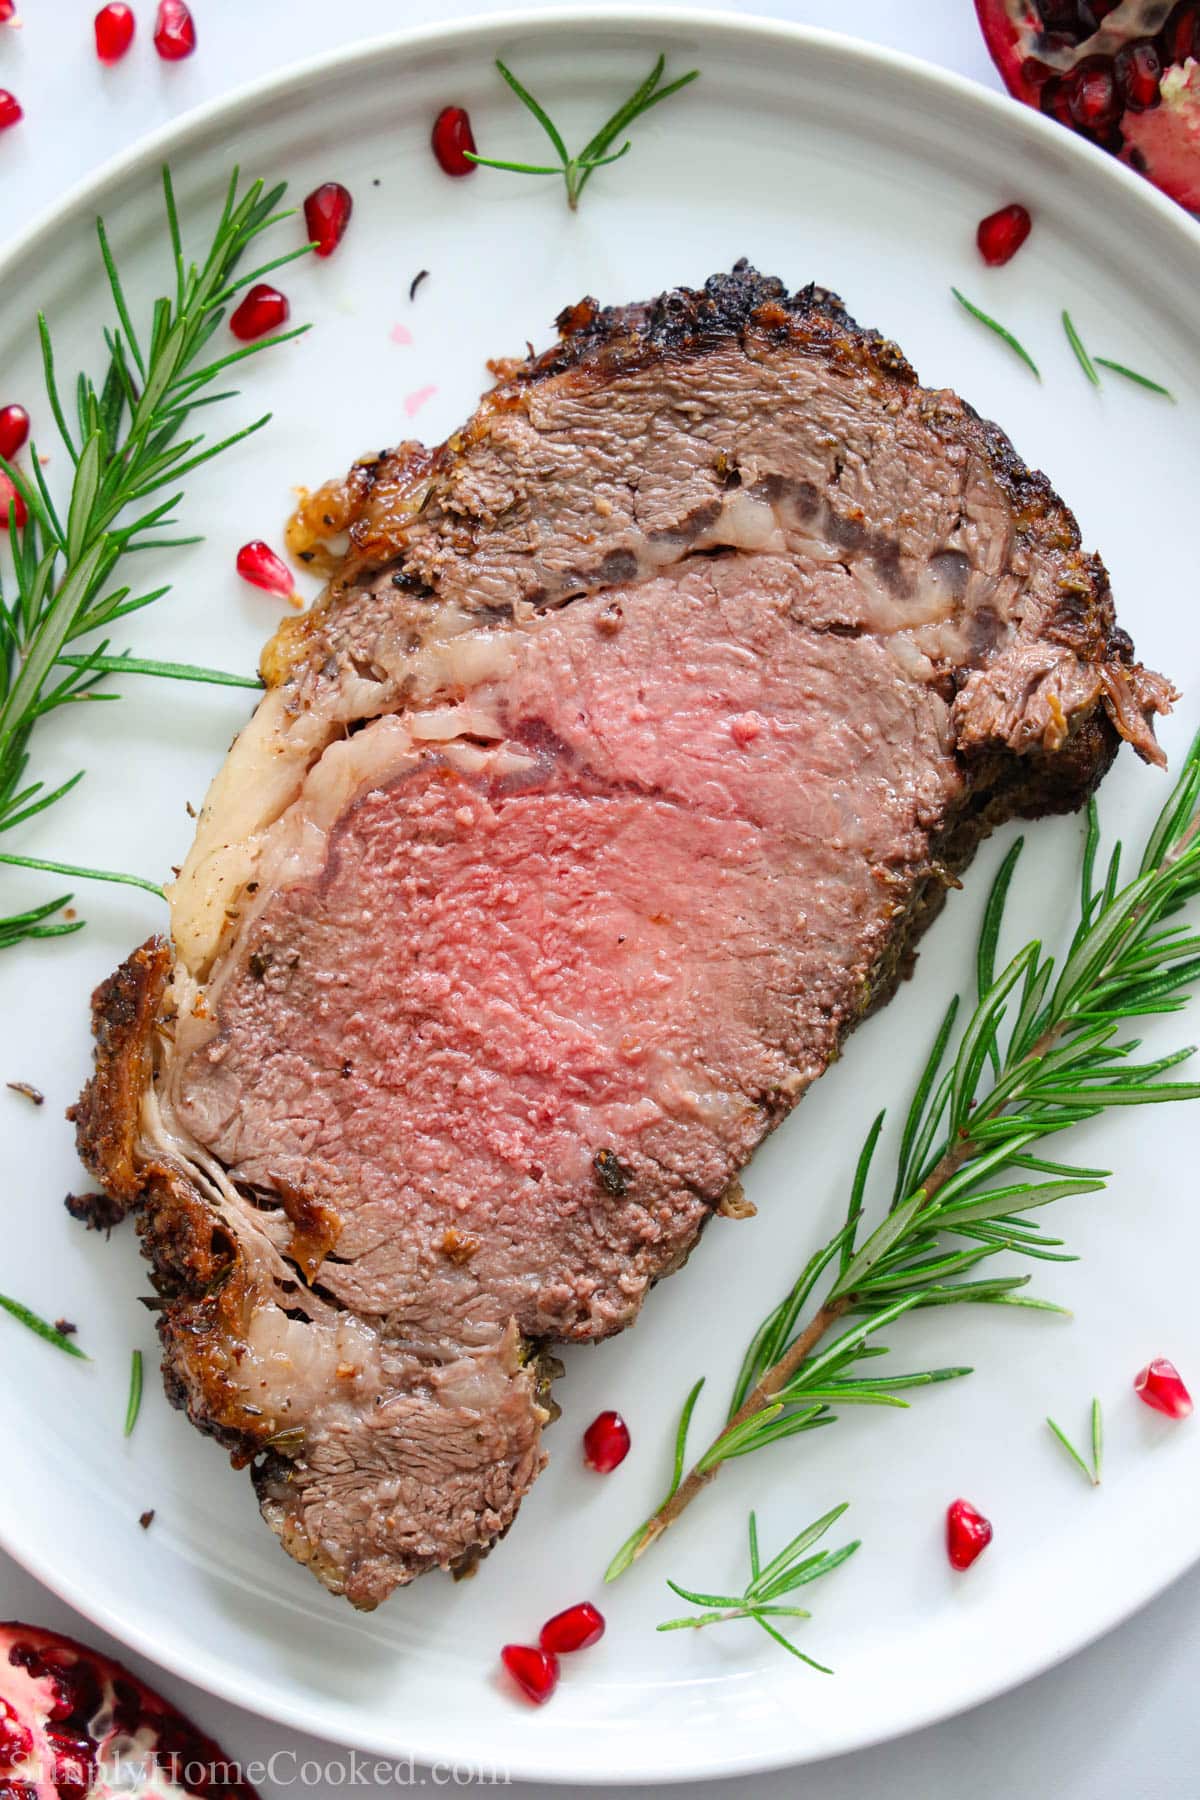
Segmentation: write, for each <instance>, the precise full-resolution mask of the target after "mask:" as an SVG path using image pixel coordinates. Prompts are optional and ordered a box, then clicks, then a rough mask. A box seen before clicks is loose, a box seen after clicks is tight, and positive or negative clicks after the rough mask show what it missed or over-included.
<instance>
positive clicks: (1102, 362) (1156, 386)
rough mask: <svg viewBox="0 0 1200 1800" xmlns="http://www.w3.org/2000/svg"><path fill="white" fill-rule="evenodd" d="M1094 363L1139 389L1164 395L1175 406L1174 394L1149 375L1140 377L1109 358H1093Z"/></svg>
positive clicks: (1122, 364) (1132, 370) (1133, 370)
mask: <svg viewBox="0 0 1200 1800" xmlns="http://www.w3.org/2000/svg"><path fill="white" fill-rule="evenodd" d="M1092 361H1093V362H1094V363H1098V364H1099V366H1100V367H1101V368H1102V369H1111V370H1112V372H1113V374H1114V375H1122V376H1124V378H1125V380H1126V381H1132V382H1136V384H1137V386H1138V387H1143V388H1149V390H1150V392H1151V393H1152V394H1162V395H1163V397H1164V398H1165V399H1167V400H1169V401H1170V402H1171V404H1172V405H1174V404H1175V396H1174V394H1173V393H1172V392H1171V390H1170V388H1166V387H1164V386H1163V384H1162V382H1161V381H1151V379H1150V377H1149V375H1139V374H1138V372H1137V370H1136V369H1127V368H1126V367H1125V364H1124V363H1119V362H1113V360H1112V358H1111V357H1108V356H1093V358H1092Z"/></svg>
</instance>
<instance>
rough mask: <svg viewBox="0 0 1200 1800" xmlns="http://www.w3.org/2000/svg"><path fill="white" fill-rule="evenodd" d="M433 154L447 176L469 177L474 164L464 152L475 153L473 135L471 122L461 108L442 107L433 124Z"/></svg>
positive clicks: (472, 171)
mask: <svg viewBox="0 0 1200 1800" xmlns="http://www.w3.org/2000/svg"><path fill="white" fill-rule="evenodd" d="M430 141H431V143H432V145H433V154H434V155H435V156H436V157H437V159H438V163H439V165H440V167H441V168H442V169H444V170H445V172H446V174H447V175H471V174H473V173H474V170H475V164H474V163H473V162H471V161H470V160H469V158H468V157H467V156H466V154H465V152H466V151H468V150H469V151H470V152H471V154H472V155H474V153H475V134H474V133H473V132H472V130H471V121H470V119H469V118H468V117H467V114H466V111H465V109H464V108H463V107H461V106H444V107H443V108H442V110H441V112H440V113H439V114H438V116H437V118H436V119H435V120H434V122H433V133H432V136H431V139H430Z"/></svg>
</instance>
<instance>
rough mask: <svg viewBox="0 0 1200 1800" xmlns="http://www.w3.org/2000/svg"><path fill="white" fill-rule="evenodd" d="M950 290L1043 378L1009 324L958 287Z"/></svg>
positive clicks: (962, 304) (975, 317) (968, 309)
mask: <svg viewBox="0 0 1200 1800" xmlns="http://www.w3.org/2000/svg"><path fill="white" fill-rule="evenodd" d="M950 292H951V293H952V294H953V295H954V298H955V299H956V300H957V301H958V304H959V305H960V306H962V307H964V308H965V309H966V311H967V312H969V313H970V315H971V317H972V318H973V319H978V320H979V323H980V324H981V325H986V326H987V328H988V330H989V331H994V332H995V334H996V336H997V337H998V338H1000V339H1001V341H1002V342H1003V343H1005V344H1007V345H1008V347H1009V349H1010V350H1012V351H1014V352H1015V353H1016V355H1017V356H1019V357H1020V359H1021V361H1022V362H1023V363H1024V364H1025V366H1026V367H1027V368H1029V369H1032V370H1033V373H1034V374H1035V375H1036V376H1037V378H1038V380H1039V381H1040V380H1041V379H1042V372H1041V370H1040V369H1039V368H1038V366H1037V364H1036V363H1035V362H1034V360H1033V358H1032V356H1030V354H1029V352H1028V350H1027V349H1026V348H1025V346H1024V344H1023V343H1022V342H1021V340H1020V338H1018V337H1014V336H1013V333H1012V332H1011V331H1010V330H1009V329H1008V326H1007V325H1001V323H1000V321H999V319H993V318H992V317H991V315H990V314H989V313H985V312H984V311H983V309H982V307H979V306H976V305H975V302H974V301H973V300H968V299H967V296H966V295H965V294H961V293H960V292H959V291H958V289H957V288H956V287H952V288H951V289H950Z"/></svg>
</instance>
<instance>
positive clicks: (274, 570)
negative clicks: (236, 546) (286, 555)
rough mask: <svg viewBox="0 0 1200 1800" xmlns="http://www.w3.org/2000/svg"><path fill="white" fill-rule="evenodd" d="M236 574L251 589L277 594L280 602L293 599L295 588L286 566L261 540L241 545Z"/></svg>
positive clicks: (257, 539)
mask: <svg viewBox="0 0 1200 1800" xmlns="http://www.w3.org/2000/svg"><path fill="white" fill-rule="evenodd" d="M237 572H238V574H239V575H240V576H241V578H242V580H243V581H248V582H249V583H250V585H251V587H256V588H262V589H263V591H264V592H265V593H268V594H278V595H279V597H280V599H281V600H292V599H294V598H295V586H294V584H293V582H292V578H291V576H290V574H289V573H288V569H287V564H286V563H285V562H284V561H283V559H282V557H279V556H276V554H275V552H274V551H273V550H272V548H271V546H270V544H264V543H263V541H262V539H261V538H254V539H252V541H251V542H250V543H248V544H243V545H242V547H241V549H240V550H239V551H238V553H237Z"/></svg>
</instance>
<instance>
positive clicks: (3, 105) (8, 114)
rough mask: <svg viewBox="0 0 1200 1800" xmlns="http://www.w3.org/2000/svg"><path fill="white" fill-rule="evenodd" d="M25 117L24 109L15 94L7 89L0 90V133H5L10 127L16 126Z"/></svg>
mask: <svg viewBox="0 0 1200 1800" xmlns="http://www.w3.org/2000/svg"><path fill="white" fill-rule="evenodd" d="M24 117H25V108H24V107H23V106H22V105H21V102H20V101H19V100H18V99H17V96H16V95H15V94H10V93H9V91H8V89H7V88H0V131H7V130H8V128H9V126H10V125H18V124H20V122H21V120H22V119H23V118H24Z"/></svg>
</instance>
